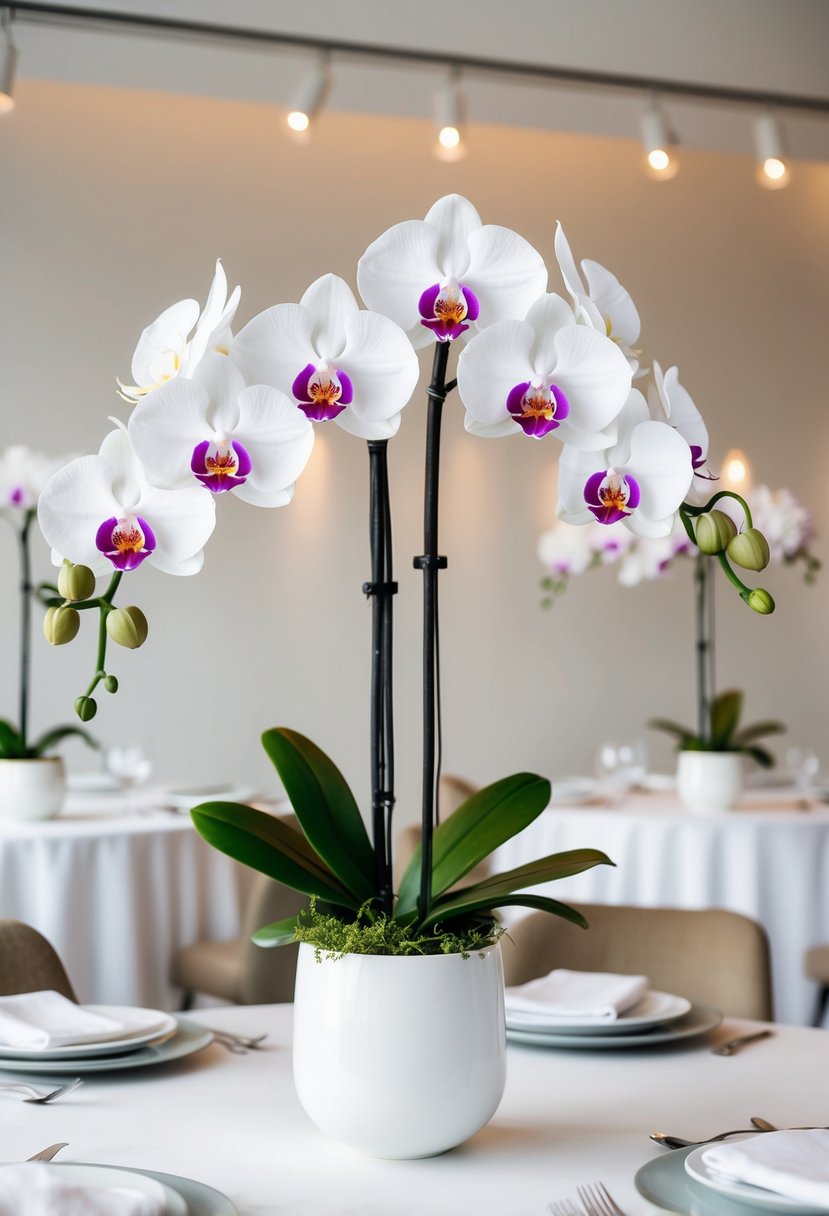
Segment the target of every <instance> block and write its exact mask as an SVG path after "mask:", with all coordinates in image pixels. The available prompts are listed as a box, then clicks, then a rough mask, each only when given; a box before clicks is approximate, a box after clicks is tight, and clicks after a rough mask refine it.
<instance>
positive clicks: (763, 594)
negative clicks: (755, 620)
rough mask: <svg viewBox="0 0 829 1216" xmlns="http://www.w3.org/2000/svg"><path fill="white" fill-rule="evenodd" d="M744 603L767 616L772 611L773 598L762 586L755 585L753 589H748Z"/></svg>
mask: <svg viewBox="0 0 829 1216" xmlns="http://www.w3.org/2000/svg"><path fill="white" fill-rule="evenodd" d="M746 603H747V604H748V606H749V608H753V609H754V611H755V612H759V613H760V615H761V616H768V615H769V613H771V612H774V600H773V599H772V598H771V596H770V595H769V593H768V591H765V590H764V589H763V588H762V587H755V588H754V590H753V591H750V592H749V593H748V598H747V599H746Z"/></svg>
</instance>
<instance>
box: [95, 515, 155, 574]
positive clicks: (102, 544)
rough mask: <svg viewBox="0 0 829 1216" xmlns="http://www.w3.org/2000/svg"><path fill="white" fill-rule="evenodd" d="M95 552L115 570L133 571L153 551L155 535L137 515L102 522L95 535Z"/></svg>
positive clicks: (114, 517) (144, 520)
mask: <svg viewBox="0 0 829 1216" xmlns="http://www.w3.org/2000/svg"><path fill="white" fill-rule="evenodd" d="M95 545H96V548H97V549H98V550H99V551H100V552H101V553H103V555H104V557H107V558H109V560H110V561H111V562H112V564H113V566H114V567H115V569H116V570H136V569H137V568H138V567H139V566H140V565H141V563H142V562H143V561H144V560H145V559H146V558H148V557H149V556H150V554H151V553H152V552H153V550H154V549H155V547H156V540H155V533H154V532H153V530H152V528H151V527H150V525H149V524H148V523H147V521H146V519H142V517H141V516H140V515H125V516H122V517H121V519H118V518H116V516H114V515H113V516H112V518H111V519H105V520H104V522H103V523H102V524H101V526H100V527H99V528H98V531H97V533H96V535H95Z"/></svg>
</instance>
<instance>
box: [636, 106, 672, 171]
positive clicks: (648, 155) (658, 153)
mask: <svg viewBox="0 0 829 1216" xmlns="http://www.w3.org/2000/svg"><path fill="white" fill-rule="evenodd" d="M641 131H642V147H643V148H644V150H645V172H646V173H647V175H648V177H652V178H653V179H654V181H658V182H666V181H668V180H669V179H670V178H672V177H676V175H677V173H678V172H679V161H678V160H677V156H676V152H674V151H672V149H673V148H675V147H676V143H677V138H676V135H674V134H673V132H672V131H669V130H668V126H667V124H666V122H665V115H664V114H663V113H662V107H661V105H660V102H659V97H658V96H655V97H653V98H652V100H651V103H650V105H649V106H648V108H647V110H645V113H644V114H643V115H642V121H641Z"/></svg>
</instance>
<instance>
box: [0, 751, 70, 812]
mask: <svg viewBox="0 0 829 1216" xmlns="http://www.w3.org/2000/svg"><path fill="white" fill-rule="evenodd" d="M65 793H66V775H65V773H64V769H63V760H62V759H61V757H60V756H41V757H39V758H38V759H32V760H0V818H2V819H51V818H52V816H53V815H57V813H58V811H59V810H60V808H61V806H62V804H63V797H64V794H65Z"/></svg>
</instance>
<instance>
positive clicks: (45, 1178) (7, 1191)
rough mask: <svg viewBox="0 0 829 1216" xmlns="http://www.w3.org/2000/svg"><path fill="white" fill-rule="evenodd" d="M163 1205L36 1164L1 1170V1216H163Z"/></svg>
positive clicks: (118, 1188) (151, 1198)
mask: <svg viewBox="0 0 829 1216" xmlns="http://www.w3.org/2000/svg"><path fill="white" fill-rule="evenodd" d="M163 1211H164V1205H163V1204H162V1203H161V1202H159V1201H158V1200H157V1199H154V1198H153V1197H152V1196H151V1195H143V1194H141V1192H140V1191H134V1190H132V1189H130V1188H128V1187H123V1188H122V1187H109V1186H107V1187H90V1186H79V1185H76V1184H74V1183H72V1182H70V1181H68V1180H67V1179H61V1178H60V1177H59V1176H58V1174H57V1172H56V1171H55V1170H50V1168H49V1166H48V1165H47V1164H46V1163H38V1162H36V1161H32V1162H25V1163H24V1164H22V1165H7V1166H3V1167H0V1216H162V1213H163Z"/></svg>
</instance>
